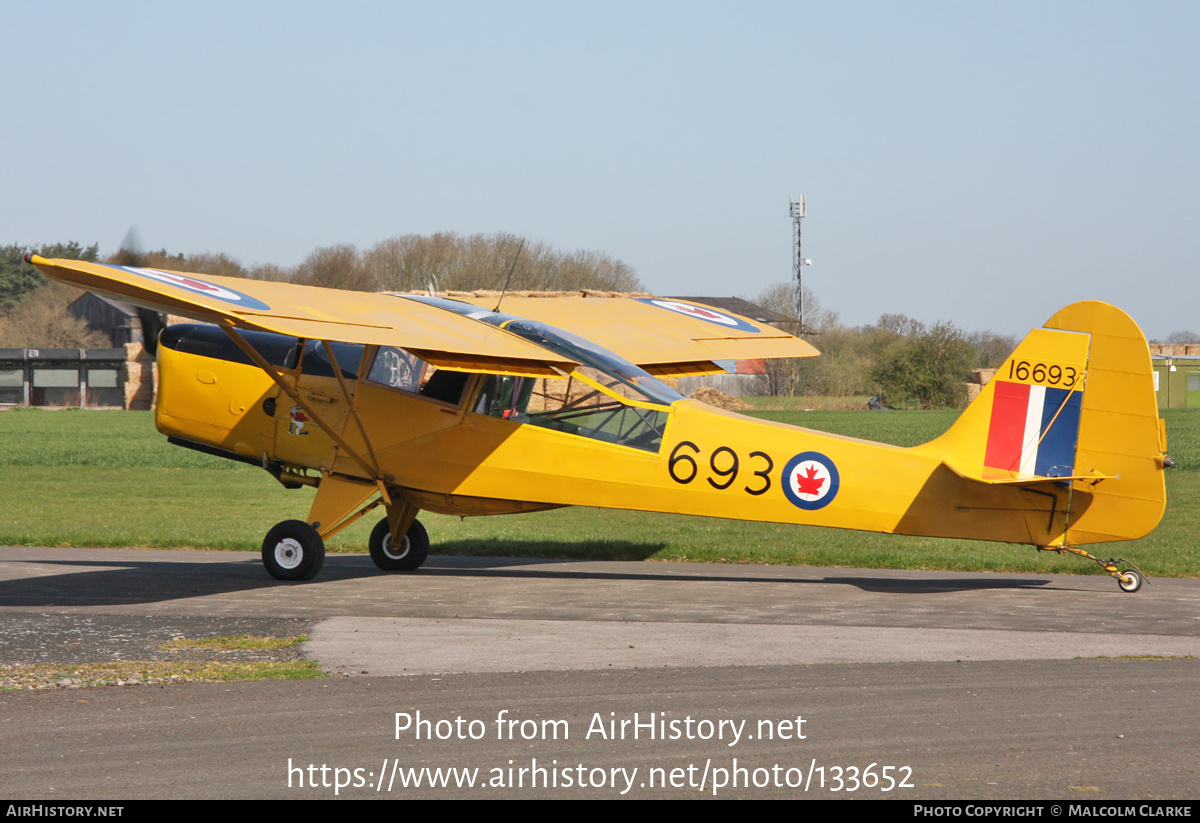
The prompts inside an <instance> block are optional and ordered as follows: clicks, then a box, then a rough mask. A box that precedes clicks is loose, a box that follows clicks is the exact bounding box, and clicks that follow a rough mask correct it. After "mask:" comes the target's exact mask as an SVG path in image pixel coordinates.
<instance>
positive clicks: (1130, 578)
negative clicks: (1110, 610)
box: [1117, 569, 1142, 592]
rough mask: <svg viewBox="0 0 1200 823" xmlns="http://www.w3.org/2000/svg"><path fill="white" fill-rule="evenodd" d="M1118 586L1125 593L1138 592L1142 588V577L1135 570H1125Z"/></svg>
mask: <svg viewBox="0 0 1200 823" xmlns="http://www.w3.org/2000/svg"><path fill="white" fill-rule="evenodd" d="M1117 585H1118V586H1120V587H1121V591H1123V592H1136V591H1137V590H1138V589H1140V588H1141V587H1142V576H1141V575H1140V574H1138V573H1137V572H1136V571H1134V570H1133V569H1123V570H1122V571H1121V573H1120V575H1119V576H1118V577H1117Z"/></svg>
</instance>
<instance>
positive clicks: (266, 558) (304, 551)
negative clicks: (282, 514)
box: [262, 520, 325, 580]
mask: <svg viewBox="0 0 1200 823" xmlns="http://www.w3.org/2000/svg"><path fill="white" fill-rule="evenodd" d="M262 561H263V565H264V566H266V567H267V573H268V574H270V575H271V577H274V578H275V579H276V580H312V579H313V578H314V577H316V576H317V572H319V571H321V566H323V565H325V541H324V540H322V539H321V535H319V534H317V530H316V529H314V528H313V527H312V526H310V525H309V524H307V523H305V522H304V521H303V520H285V521H283V522H282V523H276V524H275V527H274V528H272V529H271V530H270V531H269V532H267V536H266V538H265V539H264V540H263V547H262Z"/></svg>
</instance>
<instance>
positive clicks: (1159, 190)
mask: <svg viewBox="0 0 1200 823" xmlns="http://www.w3.org/2000/svg"><path fill="white" fill-rule="evenodd" d="M0 8H2V9H3V19H4V21H5V29H6V32H7V34H8V37H6V38H5V40H6V42H5V47H4V49H2V50H0V72H2V74H0V76H2V77H3V78H4V80H3V83H0V104H2V105H3V110H4V111H5V112H6V113H7V122H6V128H5V129H4V130H3V132H2V133H0V151H2V152H3V162H2V163H0V184H3V186H4V189H5V191H6V192H7V193H8V196H7V197H5V198H4V199H3V205H0V243H40V242H54V241H60V240H78V241H81V242H85V243H91V242H99V243H100V245H101V248H102V250H104V251H111V250H113V249H115V247H116V246H117V245H118V244H119V243H120V240H121V238H122V237H123V236H124V234H125V232H126V231H127V230H128V229H129V227H130V226H132V225H135V224H136V225H137V227H138V231H139V233H140V235H141V237H142V239H143V241H144V243H145V244H146V245H147V246H150V247H153V248H159V247H166V248H168V249H170V250H172V251H183V252H203V251H223V252H226V253H228V254H231V255H233V256H234V257H237V258H239V259H240V260H242V261H243V262H244V263H247V264H254V263H266V262H272V263H279V264H283V265H290V264H294V263H297V262H299V261H300V260H301V259H303V258H304V256H305V255H307V254H308V253H309V252H310V251H311V250H313V249H314V248H316V247H317V246H323V245H331V244H335V243H353V244H355V245H357V246H359V247H361V248H367V247H370V246H371V245H373V244H374V243H376V242H378V241H380V240H383V239H385V238H388V237H393V236H397V235H401V234H408V233H429V232H435V231H457V232H460V233H474V232H496V231H507V232H512V233H515V234H518V235H525V236H528V237H530V238H531V239H537V240H543V241H546V242H548V243H550V244H551V245H553V246H554V247H556V248H559V249H563V250H572V249H578V248H586V249H598V250H602V251H605V252H607V253H609V254H611V255H613V256H615V257H617V258H619V259H621V260H624V261H625V262H627V263H629V264H630V265H632V266H633V267H634V268H635V269H636V270H637V272H638V274H639V276H640V277H641V279H642V281H643V282H644V283H645V284H646V286H647V287H648V288H649V289H651V290H653V291H656V292H659V293H663V294H738V295H743V296H749V297H753V296H754V295H756V294H757V293H759V292H760V291H762V290H763V289H764V288H765V287H767V286H769V285H770V284H772V283H775V282H779V281H781V280H785V279H786V278H788V277H789V276H790V273H791V223H790V221H789V218H788V212H787V205H788V198H789V196H790V195H793V194H804V195H806V196H807V199H808V215H809V216H808V218H807V219H806V220H805V222H804V239H805V243H804V255H805V256H806V257H809V258H812V259H813V263H814V265H813V266H812V267H811V268H809V269H806V271H805V277H806V283H807V284H808V285H810V286H811V287H812V288H813V289H814V290H815V292H816V293H817V295H818V296H819V298H820V299H821V301H822V302H823V303H824V304H825V305H827V306H828V307H830V308H833V309H835V310H837V311H839V312H840V313H841V315H842V318H843V320H845V321H846V322H849V323H852V324H856V325H857V324H862V323H869V322H873V321H874V320H875V319H876V318H877V317H878V316H879V315H880V314H881V313H883V312H898V313H904V314H909V315H911V316H914V317H917V318H919V319H922V320H925V321H927V322H928V321H934V320H939V319H940V320H952V321H954V322H955V323H958V324H959V325H960V326H964V327H966V328H969V329H994V330H996V331H999V332H1004V333H1018V332H1023V331H1024V330H1025V329H1027V328H1029V327H1030V326H1034V325H1040V324H1041V323H1042V322H1043V321H1044V320H1045V319H1046V318H1047V317H1049V316H1050V315H1051V314H1052V313H1053V312H1054V311H1056V310H1057V309H1058V308H1060V307H1061V306H1062V305H1065V304H1067V303H1070V302H1072V301H1074V300H1079V299H1102V300H1107V301H1109V302H1112V303H1115V304H1116V305H1119V306H1121V307H1122V308H1125V309H1126V310H1127V311H1129V312H1130V313H1131V314H1132V315H1133V316H1134V318H1135V319H1137V320H1138V321H1139V323H1141V325H1142V327H1143V328H1144V330H1145V331H1146V332H1147V334H1149V335H1151V336H1163V335H1166V334H1168V333H1169V332H1171V331H1174V330H1177V329H1193V330H1196V331H1200V317H1197V312H1198V311H1200V277H1198V276H1197V271H1196V268H1197V267H1196V264H1195V262H1194V261H1195V254H1194V253H1193V251H1192V248H1191V247H1192V242H1191V241H1189V240H1188V239H1187V237H1188V231H1189V227H1191V226H1194V225H1195V224H1196V223H1197V222H1198V220H1197V218H1198V217H1200V205H1198V203H1200V197H1198V194H1197V182H1198V180H1200V174H1198V171H1200V169H1198V161H1197V146H1198V145H1200V140H1198V139H1197V138H1198V137H1200V135H1198V133H1197V132H1198V129H1197V123H1198V119H1200V94H1198V93H1197V92H1198V86H1200V56H1198V55H1200V49H1198V48H1197V46H1196V43H1195V39H1196V34H1197V31H1200V27H1198V25H1197V24H1198V23H1200V4H1195V3H1170V2H1157V3H1136V4H1135V3H1104V2H1092V3H1066V2H1064V3H1045V2H1040V3H1020V2H1006V3H926V2H920V3H916V2H915V3H882V2H880V3H853V2H838V3H805V2H790V3H774V2H743V3H702V2H687V3H670V2H642V3H625V2H603V3H601V2H589V3H583V2H561V1H560V2H552V3H535V2H521V3H517V2H510V3H501V2H492V3H473V2H458V3H455V2H439V3H429V2H427V3H399V2H395V3H353V2H348V3H341V4H338V5H337V6H336V8H335V6H334V5H333V4H310V3H303V2H287V3H254V2H245V3H222V2H207V3H204V4H192V5H184V4H159V3H66V2H53V0H48V1H46V2H39V3H36V4H34V3H25V2H3V5H2V6H0Z"/></svg>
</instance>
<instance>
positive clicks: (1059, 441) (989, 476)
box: [918, 302, 1166, 545]
mask: <svg viewBox="0 0 1200 823" xmlns="http://www.w3.org/2000/svg"><path fill="white" fill-rule="evenodd" d="M918 448H920V449H921V450H930V451H936V453H937V454H938V455H939V456H940V457H942V459H943V460H944V462H945V463H946V465H948V466H949V467H950V468H951V469H953V470H954V471H955V472H956V473H957V474H959V475H960V476H962V477H965V478H968V479H971V480H976V481H980V482H982V483H987V484H1000V485H1010V486H1024V487H1028V488H1029V489H1030V491H1031V492H1033V491H1039V490H1040V492H1041V493H1042V494H1050V493H1052V494H1053V495H1054V496H1055V497H1056V498H1057V499H1058V503H1057V504H1056V505H1055V509H1057V510H1059V511H1061V513H1062V515H1063V517H1061V518H1052V520H1053V521H1054V525H1053V526H1052V528H1051V530H1050V532H1049V533H1048V534H1047V535H1046V538H1047V539H1046V544H1047V545H1077V544H1084V543H1095V542H1101V541H1107V540H1130V539H1134V538H1138V537H1142V536H1143V535H1145V534H1148V533H1149V532H1150V531H1151V530H1153V529H1154V527H1155V526H1157V525H1158V522H1159V520H1160V519H1161V518H1162V513H1163V509H1164V507H1165V505H1166V489H1165V485H1164V481H1163V474H1162V469H1163V458H1164V452H1165V450H1166V433H1165V429H1164V427H1163V425H1162V421H1161V420H1159V417H1158V407H1157V401H1156V399H1155V393H1154V378H1153V371H1152V369H1151V364H1150V350H1149V347H1148V346H1147V345H1146V339H1145V337H1144V336H1143V335H1142V332H1141V329H1139V328H1138V326H1137V324H1136V323H1134V321H1133V320H1132V319H1131V318H1130V317H1129V316H1128V315H1127V314H1125V313H1124V312H1122V311H1121V310H1120V309H1117V308H1115V307H1113V306H1110V305H1108V304H1106V303H1099V302H1083V303H1075V304H1073V305H1071V306H1068V307H1066V308H1065V309H1063V310H1062V311H1060V312H1058V313H1057V314H1055V315H1054V316H1053V317H1051V318H1050V320H1048V321H1047V322H1046V325H1045V327H1044V328H1041V329H1034V330H1033V331H1032V332H1030V334H1029V336H1028V337H1026V338H1025V339H1024V340H1023V341H1022V342H1021V344H1020V345H1019V346H1017V348H1016V350H1015V351H1014V352H1013V354H1012V355H1011V356H1010V357H1009V359H1008V360H1006V361H1005V362H1004V364H1003V365H1002V366H1001V367H1000V368H999V369H998V370H997V371H996V375H995V377H994V378H993V379H992V380H991V381H990V382H989V383H988V384H987V385H986V386H985V387H984V389H983V391H982V392H981V393H980V395H979V397H978V398H976V400H975V402H973V403H972V404H971V405H970V406H969V407H968V408H967V410H966V411H965V412H964V413H963V415H962V417H961V418H959V420H958V422H956V423H955V425H954V426H953V427H951V429H950V430H949V431H948V432H946V434H944V435H942V437H940V438H938V439H937V440H934V441H932V442H931V443H927V444H926V445H925V446H921V447H918Z"/></svg>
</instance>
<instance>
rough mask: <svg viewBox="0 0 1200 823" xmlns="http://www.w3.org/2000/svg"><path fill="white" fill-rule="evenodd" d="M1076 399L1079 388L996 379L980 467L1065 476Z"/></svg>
mask: <svg viewBox="0 0 1200 823" xmlns="http://www.w3.org/2000/svg"><path fill="white" fill-rule="evenodd" d="M1082 403H1083V393H1082V392H1080V391H1071V390H1070V389H1058V388H1054V387H1052V386H1037V385H1031V384H1028V383H1011V382H1008V381H1004V380H997V381H996V388H995V394H994V395H993V398H992V417H991V422H990V423H989V425H988V440H987V451H986V453H985V456H984V460H983V464H984V466H986V467H988V468H992V469H1000V470H1002V471H1010V472H1016V473H1018V474H1019V475H1021V476H1037V477H1070V476H1071V475H1072V474H1074V471H1075V446H1076V444H1077V443H1078V441H1079V413H1080V410H1081V408H1082Z"/></svg>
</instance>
